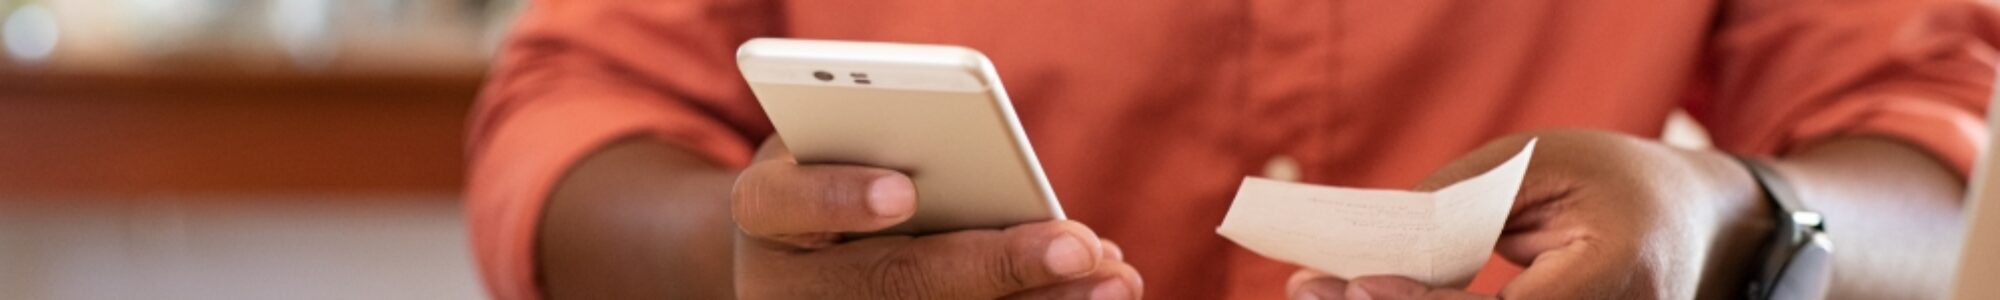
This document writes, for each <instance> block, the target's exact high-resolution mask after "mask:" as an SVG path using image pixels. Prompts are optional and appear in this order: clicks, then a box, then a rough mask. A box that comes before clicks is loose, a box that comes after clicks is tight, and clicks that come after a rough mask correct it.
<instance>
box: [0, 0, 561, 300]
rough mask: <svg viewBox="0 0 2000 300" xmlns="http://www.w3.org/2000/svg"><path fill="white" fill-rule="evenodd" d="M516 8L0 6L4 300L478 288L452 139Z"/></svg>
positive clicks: (456, 140) (327, 2)
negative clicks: (2, 56) (2, 51)
mask: <svg viewBox="0 0 2000 300" xmlns="http://www.w3.org/2000/svg"><path fill="white" fill-rule="evenodd" d="M518 2H519V1H505V0H339V1H335V0H242V1H238V0H67V1H64V0H38V1H24V0H0V46H4V47H0V50H4V58H0V298H6V299H141V298H143V299H216V298H222V299H246V298H247V299H266V298H284V299H319V298H330V299H469V298H481V297H482V296H483V292H482V291H481V290H480V288H479V285H478V281H477V278H476V277H475V274H476V273H475V269H474V267H473V262H472V259H471V258H470V252H469V251H468V248H467V246H466V237H465V234H464V225H463V223H462V217H461V216H460V212H459V211H458V203H457V200H458V190H459V188H460V184H461V182H462V179H461V176H462V175H461V173H462V168H463V161H464V159H463V150H462V149H463V148H462V146H461V144H462V142H463V139H464V138H463V135H464V127H465V123H466V120H465V114H466V112H467V110H468V108H469V105H470V104H471V101H472V99H473V97H474V95H475V94H476V90H477V89H478V86H479V83H480V81H481V79H482V77H483V75H484V73H485V71H486V70H487V68H488V66H487V60H488V59H489V57H491V55H492V53H493V48H494V47H493V46H494V45H495V44H496V42H497V40H498V38H499V35H500V34H501V33H502V32H504V31H505V28H506V26H507V24H509V22H510V20H511V18H512V16H513V15H514V12H515V11H516V10H518V9H519V7H520V6H521V4H520V3H518Z"/></svg>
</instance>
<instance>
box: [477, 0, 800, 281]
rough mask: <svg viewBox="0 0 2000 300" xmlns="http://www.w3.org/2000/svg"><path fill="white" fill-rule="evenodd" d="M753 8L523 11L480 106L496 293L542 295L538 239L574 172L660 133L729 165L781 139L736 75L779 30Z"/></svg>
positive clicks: (574, 5)
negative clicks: (615, 147) (763, 140)
mask: <svg viewBox="0 0 2000 300" xmlns="http://www.w3.org/2000/svg"><path fill="white" fill-rule="evenodd" d="M771 14H772V11H771V9H770V7H768V6H766V5H764V4H763V3H760V2H756V1H617V0H603V1H542V2H538V3H535V4H533V5H532V6H530V7H529V8H528V10H527V11H526V12H524V13H523V15H522V17H521V19H520V21H519V23H518V24H517V25H516V28H515V30H514V33H513V34H512V35H511V36H510V38H509V40H508V42H506V44H505V46H504V47H503V49H502V54H501V55H500V58H499V60H498V63H497V64H496V69H495V72H494V74H493V75H492V77H491V78H490V79H489V82H488V83H487V86H486V87H485V89H484V90H483V91H482V94H481V96H480V99H479V101H477V103H476V104H475V107H474V108H473V115H472V121H471V124H470V126H469V127H470V128H471V133H470V137H469V139H470V140H469V142H468V145H469V146H468V148H469V150H468V151H469V155H468V156H469V157H470V159H471V162H470V163H469V165H470V170H469V174H468V175H467V176H468V179H467V187H466V194H465V197H466V202H465V207H466V214H467V215H466V217H467V219H468V222H469V226H470V229H471V234H472V236H471V237H472V244H473V248H474V252H475V254H476V256H477V258H478V261H479V266H480V273H481V276H482V277H483V278H484V281H485V282H486V285H487V288H488V291H489V292H490V293H492V295H493V296H494V297H496V298H502V299H534V298H540V295H541V294H540V291H539V285H538V282H537V280H536V277H535V272H536V271H535V263H534V259H533V258H534V253H533V251H534V248H535V247H534V245H535V243H534V241H535V232H536V227H537V223H538V222H537V221H538V219H539V218H540V216H541V211H542V207H543V203H544V202H545V201H546V199H547V197H548V196H549V194H550V192H551V190H552V189H553V188H554V185H555V183H556V182H557V181H559V180H560V179H561V178H562V176H563V175H564V174H565V173H566V172H567V171H568V170H569V168H570V167H571V165H572V164H573V163H575V162H576V161H578V160H580V159H582V158H583V157H585V156H587V155H589V153H591V152H593V151H594V150H596V149H598V148H600V147H602V146H604V145H605V144H607V143H610V142H613V141H616V140H619V139H625V138H635V137H636V138H655V139H658V140H662V141H666V142H668V143H673V144H676V145H679V146H681V147H683V148H686V149H690V150H692V151H695V152H697V153H699V154H701V155H703V156H705V157H707V158H708V159H709V160H711V161H713V162H715V163H717V164H719V165H724V166H731V167H737V166H741V165H743V164H745V163H747V161H748V160H749V157H750V151H751V147H752V143H751V142H750V141H753V140H754V139H755V138H757V137H761V136H765V135H768V134H770V128H769V125H768V122H766V121H765V120H763V119H762V115H763V114H762V113H761V112H760V111H758V109H757V106H756V104H755V103H754V102H753V101H752V100H750V99H751V97H750V95H749V91H748V89H747V88H745V87H744V84H743V83H742V81H741V79H740V77H739V76H737V72H736V69H735V59H734V55H733V53H734V50H735V47H736V45H738V44H740V43H741V42H742V41H744V40H747V39H749V38H750V37H754V36H758V35H764V34H769V33H768V31H770V29H771V27H770V26H768V25H767V23H769V20H774V19H775V18H774V17H773V16H771Z"/></svg>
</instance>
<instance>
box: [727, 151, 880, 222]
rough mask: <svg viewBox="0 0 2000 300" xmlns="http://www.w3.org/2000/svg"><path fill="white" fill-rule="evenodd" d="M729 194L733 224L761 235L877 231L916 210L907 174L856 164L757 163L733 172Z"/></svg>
mask: <svg viewBox="0 0 2000 300" xmlns="http://www.w3.org/2000/svg"><path fill="white" fill-rule="evenodd" d="M731 196H732V198H733V202H732V203H733V209H732V211H733V213H734V214H735V217H736V223H737V226H740V227H742V229H743V231H744V232H745V233H747V234H749V235H751V236H755V237H763V238H775V237H782V236H788V235H801V234H821V235H824V234H825V233H830V232H867V231H876V230H881V229H884V228H888V227H889V226H893V225H895V224H897V223H902V222H903V221H904V220H907V219H909V217H910V215H911V214H912V213H913V212H914V211H915V210H916V186H915V184H914V183H913V182H911V181H910V177H908V176H904V175H903V174H901V173H897V172H896V171H892V170H888V169H881V168H870V167H861V166H840V165H809V166H801V165H797V164H793V163H790V162H782V161H766V162H762V163H757V164H754V165H751V166H750V168H748V169H745V170H743V173H742V175H738V176H737V179H736V186H735V188H734V190H733V193H732V194H731Z"/></svg>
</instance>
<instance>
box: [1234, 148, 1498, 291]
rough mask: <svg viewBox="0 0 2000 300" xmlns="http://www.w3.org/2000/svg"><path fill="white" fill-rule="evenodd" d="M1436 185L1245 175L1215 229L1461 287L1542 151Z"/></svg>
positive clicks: (1257, 246) (1275, 247)
mask: <svg viewBox="0 0 2000 300" xmlns="http://www.w3.org/2000/svg"><path fill="white" fill-rule="evenodd" d="M1534 150H1535V141H1534V140H1529V141H1528V144H1527V146H1524V147H1522V149H1521V151H1520V152H1519V153H1516V154H1514V157H1513V158H1510V159H1507V161H1506V162H1504V163H1501V164H1500V166H1498V167H1494V168H1493V169H1492V170H1488V171H1486V173H1484V174H1480V175H1478V176H1473V177H1472V178H1470V179H1466V180H1465V181H1461V182H1459V183H1456V184H1452V185H1451V186H1448V187H1445V188H1443V189H1439V190H1437V191H1436V192H1430V193H1423V192H1411V191H1399V190H1380V189H1360V188H1343V187H1329V186H1318V185H1310V184H1302V183H1291V182H1283V181H1276V180H1269V179H1262V178H1249V177H1246V178H1244V179H1243V186H1242V187H1239V188H1238V190H1237V191H1236V199H1235V202H1234V203H1232V204H1230V207H1229V214H1228V215H1227V216H1225V217H1224V218H1223V220H1222V226H1221V227H1218V228H1216V229H1215V232H1216V233H1218V234H1222V236H1223V237H1226V238H1229V240H1231V241H1235V242H1236V244H1238V245H1242V246H1243V247H1244V248H1249V249H1250V250H1251V251H1254V252H1257V254H1260V255H1263V256H1265V257H1269V258H1272V259H1276V260H1280V261H1285V262H1290V263H1293V264H1298V265H1301V266H1305V267H1306V268H1311V269H1313V270H1318V271H1320V272H1325V273H1327V274H1333V275H1335V276H1340V277H1342V278H1354V277H1357V276H1366V275H1401V276H1405V277H1409V278H1411V279H1416V280H1417V281H1421V282H1424V283H1426V284H1429V285H1431V286H1437V287H1459V288H1462V287H1464V286H1465V285H1466V284H1468V283H1471V281H1472V275H1473V274H1475V273H1478V272H1479V268H1480V267H1481V266H1484V265H1485V264H1486V259H1487V258H1488V256H1489V254H1490V253H1492V251H1493V244H1494V243H1495V242H1496V241H1497V240H1498V239H1499V237H1500V229H1501V227H1502V226H1505V225H1506V221H1507V211H1508V209H1509V208H1511V207H1513V205H1514V196H1515V194H1516V193H1518V192H1519V191H1520V186H1521V177H1522V176H1524V175H1526V173H1527V171H1528V160H1529V158H1530V157H1532V156H1533V155H1532V154H1533V153H1534V152H1535V151H1534Z"/></svg>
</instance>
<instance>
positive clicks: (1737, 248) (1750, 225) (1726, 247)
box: [1698, 152, 1778, 299]
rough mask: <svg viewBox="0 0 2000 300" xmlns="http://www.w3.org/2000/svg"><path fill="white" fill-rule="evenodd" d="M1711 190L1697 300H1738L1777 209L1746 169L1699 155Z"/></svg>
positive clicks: (1724, 157) (1774, 225) (1732, 160)
mask: <svg viewBox="0 0 2000 300" xmlns="http://www.w3.org/2000/svg"><path fill="white" fill-rule="evenodd" d="M1698 156H1701V157H1702V158H1703V160H1704V163H1703V164H1702V165H1705V166H1707V169H1708V170H1710V172H1709V174H1711V176H1710V177H1709V178H1710V179H1711V181H1712V184H1711V186H1713V187H1714V190H1713V191H1714V193H1713V194H1711V197H1707V199H1705V200H1706V201H1708V202H1709V203H1710V204H1711V209H1712V215H1711V216H1712V217H1713V218H1712V219H1711V220H1712V223H1711V224H1713V227H1711V228H1713V230H1712V231H1710V233H1711V234H1712V238H1711V239H1710V241H1709V242H1710V244H1709V247H1708V259H1707V261H1705V262H1704V265H1703V268H1702V270H1703V272H1702V274H1701V275H1702V276H1701V283H1700V286H1701V287H1700V291H1699V292H1698V298H1703V299H1737V298H1741V297H1742V296H1743V295H1744V293H1745V291H1746V290H1745V287H1746V286H1747V284H1748V283H1749V282H1750V281H1751V280H1753V279H1755V277H1756V276H1755V274H1756V271H1757V270H1758V266H1759V263H1760V262H1761V260H1760V257H1762V254H1761V253H1762V251H1761V250H1763V249H1762V248H1763V246H1764V245H1765V244H1766V242H1768V241H1769V240H1770V238H1771V236H1772V234H1774V232H1775V231H1776V230H1777V227H1778V222H1777V220H1775V219H1773V218H1772V216H1773V214H1774V212H1775V211H1776V210H1778V208H1777V207H1775V206H1773V205H1771V201H1770V199H1767V198H1766V197H1765V190H1764V187H1763V186H1762V185H1760V184H1758V182H1757V179H1756V177H1755V176H1753V175H1752V174H1751V171H1750V170H1749V169H1748V168H1747V167H1746V166H1744V165H1743V164H1742V163H1741V162H1739V161H1737V160H1736V159H1735V158H1733V157H1730V156H1729V155H1727V154H1722V153H1714V152H1708V153H1701V154H1700V155H1698Z"/></svg>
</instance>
